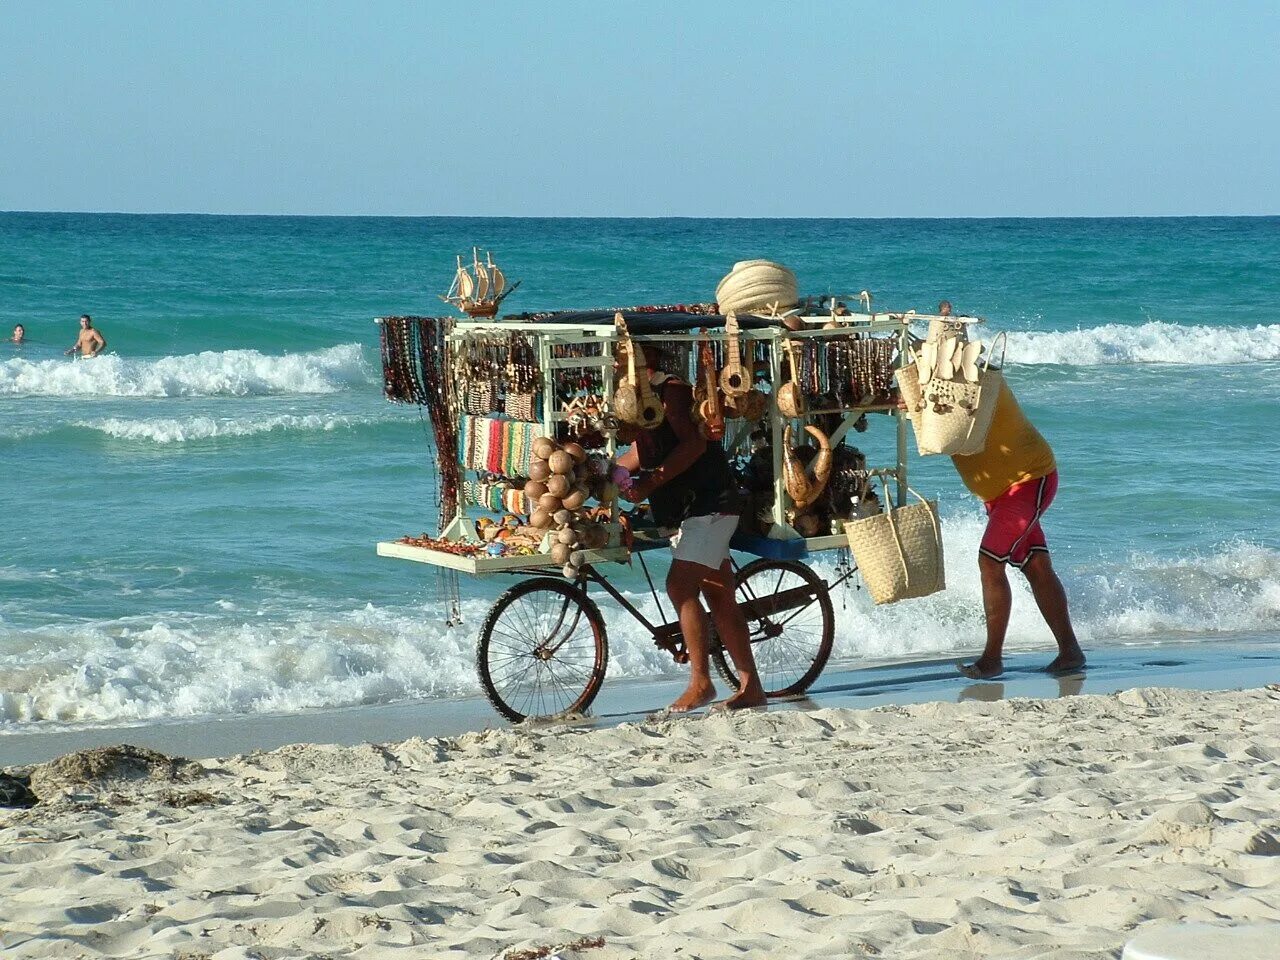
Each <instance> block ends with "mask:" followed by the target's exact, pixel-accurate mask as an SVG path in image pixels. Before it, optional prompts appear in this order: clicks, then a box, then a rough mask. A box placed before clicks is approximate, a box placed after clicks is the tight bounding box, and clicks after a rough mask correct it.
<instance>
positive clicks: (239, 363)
mask: <svg viewBox="0 0 1280 960" xmlns="http://www.w3.org/2000/svg"><path fill="white" fill-rule="evenodd" d="M371 376H372V371H371V369H370V367H369V365H368V364H367V363H366V362H365V360H364V357H363V356H362V353H361V348H360V345H359V344H357V343H346V344H341V345H339V346H336V347H329V348H327V349H324V350H315V351H312V352H310V353H291V354H284V355H270V354H264V353H260V352H259V351H257V350H223V351H206V352H204V353H194V354H185V355H182V356H174V357H160V358H157V359H135V358H126V357H122V356H119V355H117V354H105V355H103V356H100V357H94V358H93V359H92V360H35V361H32V360H24V359H13V360H6V361H4V362H0V395H4V394H8V395H11V396H44V397H59V396H66V397H85V396H98V397H216V396H236V397H242V396H260V395H265V394H317V393H337V392H339V391H341V390H344V389H347V388H348V387H351V386H353V385H357V384H365V383H368V382H369V380H370V378H371Z"/></svg>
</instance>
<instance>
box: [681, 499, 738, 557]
mask: <svg viewBox="0 0 1280 960" xmlns="http://www.w3.org/2000/svg"><path fill="white" fill-rule="evenodd" d="M737 529H738V515H737V514H736V513H735V514H730V513H710V514H707V515H706V516H702V517H690V518H689V519H688V520H686V521H685V522H684V523H682V524H680V529H679V530H677V531H676V535H675V536H674V537H672V538H671V552H672V554H673V555H674V557H675V559H676V560H688V561H689V562H690V563H696V564H698V565H699V566H703V567H710V568H711V569H712V570H719V569H720V565H721V564H722V563H724V562H725V561H726V560H728V559H729V540H730V539H732V537H733V534H734V531H735V530H737Z"/></svg>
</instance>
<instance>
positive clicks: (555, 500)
mask: <svg viewBox="0 0 1280 960" xmlns="http://www.w3.org/2000/svg"><path fill="white" fill-rule="evenodd" d="M538 506H539V507H541V508H542V509H543V510H545V511H547V513H549V514H552V515H554V514H555V512H556V511H557V510H559V509H560V507H561V506H563V504H561V502H560V498H559V497H557V496H556V495H555V494H554V493H544V494H543V495H542V496H540V497H539V498H538Z"/></svg>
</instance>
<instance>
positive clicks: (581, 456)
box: [564, 443, 587, 463]
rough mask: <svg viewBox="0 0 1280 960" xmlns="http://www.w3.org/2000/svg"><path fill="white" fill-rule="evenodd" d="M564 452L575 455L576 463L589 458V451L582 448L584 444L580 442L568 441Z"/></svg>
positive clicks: (574, 460)
mask: <svg viewBox="0 0 1280 960" xmlns="http://www.w3.org/2000/svg"><path fill="white" fill-rule="evenodd" d="M564 452H565V453H567V454H568V455H569V456H571V457H573V462H574V463H583V462H585V461H586V459H587V451H586V450H584V449H582V444H580V443H566V444H565V445H564Z"/></svg>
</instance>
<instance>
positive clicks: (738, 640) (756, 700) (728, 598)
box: [702, 560, 765, 710]
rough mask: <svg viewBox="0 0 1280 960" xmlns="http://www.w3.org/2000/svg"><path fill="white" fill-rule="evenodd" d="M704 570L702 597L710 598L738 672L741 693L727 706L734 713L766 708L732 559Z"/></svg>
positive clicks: (721, 636) (713, 611) (721, 639)
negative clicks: (735, 711)
mask: <svg viewBox="0 0 1280 960" xmlns="http://www.w3.org/2000/svg"><path fill="white" fill-rule="evenodd" d="M702 569H703V570H704V571H705V575H704V576H703V579H702V595H703V596H704V597H706V598H707V606H708V607H710V608H711V619H712V620H714V621H715V624H716V633H718V634H719V635H720V642H721V643H722V644H723V645H724V648H725V650H726V651H728V653H729V657H730V659H732V660H733V666H734V669H735V670H737V671H738V692H737V693H735V694H734V695H733V696H731V697H730V698H729V699H728V700H726V701H725V704H724V705H725V706H726V707H727V708H728V709H730V710H740V709H743V708H745V707H763V706H764V705H765V696H764V687H762V686H761V685H760V674H759V671H758V670H757V669H756V658H755V657H754V656H753V655H752V653H751V639H750V636H749V634H748V630H747V621H746V618H745V617H743V615H742V608H741V607H739V606H738V598H737V595H736V592H735V591H734V586H733V570H732V569H731V568H730V566H729V561H728V560H726V561H725V562H724V563H723V564H721V566H720V569H719V570H715V571H711V570H707V568H706V567H703V568H702Z"/></svg>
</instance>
